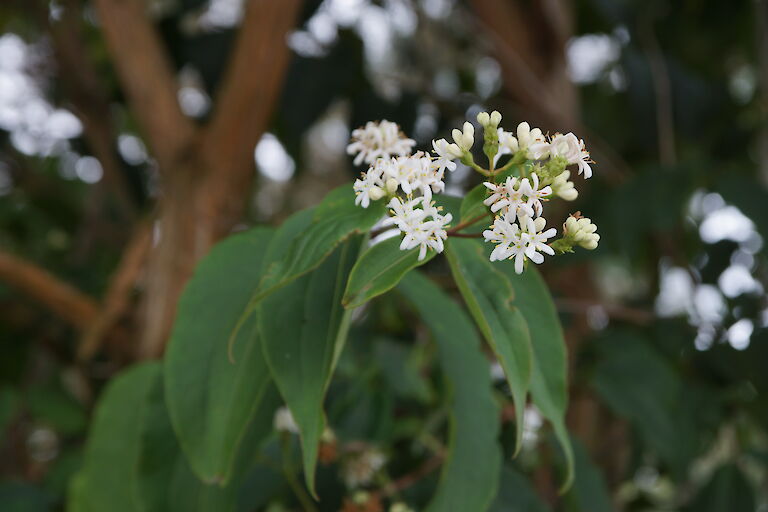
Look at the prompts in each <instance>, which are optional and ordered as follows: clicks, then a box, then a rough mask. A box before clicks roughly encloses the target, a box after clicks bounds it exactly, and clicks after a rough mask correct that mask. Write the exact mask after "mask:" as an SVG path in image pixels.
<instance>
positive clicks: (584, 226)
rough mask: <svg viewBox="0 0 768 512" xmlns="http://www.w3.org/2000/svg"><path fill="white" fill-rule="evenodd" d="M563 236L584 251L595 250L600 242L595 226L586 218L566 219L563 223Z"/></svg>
mask: <svg viewBox="0 0 768 512" xmlns="http://www.w3.org/2000/svg"><path fill="white" fill-rule="evenodd" d="M564 234H565V236H566V237H568V238H570V239H571V240H573V241H574V242H575V243H577V244H579V245H580V246H582V247H583V248H585V249H589V250H592V249H596V248H597V243H598V242H599V241H600V235H598V234H597V226H596V225H595V224H593V223H592V221H591V220H590V219H588V218H587V217H582V218H577V217H568V219H567V220H566V221H565V233H564Z"/></svg>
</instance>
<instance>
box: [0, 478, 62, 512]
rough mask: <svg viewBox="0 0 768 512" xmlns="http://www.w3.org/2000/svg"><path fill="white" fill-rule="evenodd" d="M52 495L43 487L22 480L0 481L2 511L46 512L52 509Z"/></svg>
mask: <svg viewBox="0 0 768 512" xmlns="http://www.w3.org/2000/svg"><path fill="white" fill-rule="evenodd" d="M54 502H55V500H54V499H53V496H51V495H50V494H49V493H47V492H46V491H45V490H44V489H42V488H40V487H36V486H34V485H31V484H27V483H22V482H2V483H0V504H2V509H3V512H48V511H50V510H54V509H55V507H54Z"/></svg>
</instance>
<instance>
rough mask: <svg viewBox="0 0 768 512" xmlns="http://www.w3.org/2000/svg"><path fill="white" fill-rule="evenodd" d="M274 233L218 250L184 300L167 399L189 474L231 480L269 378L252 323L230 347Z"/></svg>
mask: <svg viewBox="0 0 768 512" xmlns="http://www.w3.org/2000/svg"><path fill="white" fill-rule="evenodd" d="M271 237H272V231H271V230H268V229H266V228H257V229H254V230H251V231H248V232H245V233H242V234H238V235H235V236H232V237H230V238H228V239H226V240H224V241H223V242H221V243H219V244H218V245H216V246H215V247H214V248H213V249H212V250H211V252H210V254H209V255H208V256H207V257H206V258H205V259H204V260H203V261H202V262H201V263H200V264H199V265H198V267H197V269H196V271H195V275H194V276H193V277H192V279H191V280H190V282H189V283H188V284H187V287H186V289H185V290H184V294H183V295H182V297H181V300H180V302H179V308H178V313H177V317H176V323H175V325H174V329H173V334H172V336H171V341H170V344H169V347H168V351H167V354H166V358H165V375H164V377H165V393H166V398H167V401H168V409H169V412H170V416H171V421H172V423H173V426H174V429H175V430H176V433H177V435H178V438H179V441H180V443H181V446H182V449H183V450H184V453H185V454H186V455H187V457H188V458H189V462H190V464H191V466H192V469H193V470H194V471H195V473H197V475H198V476H199V477H200V478H202V479H203V480H205V481H207V482H227V481H228V480H229V479H230V477H231V476H232V473H233V471H234V469H235V468H234V463H235V458H236V455H237V453H238V451H240V450H242V449H243V448H244V445H243V443H244V440H245V438H246V433H247V432H248V429H249V426H250V425H251V423H252V422H253V421H254V418H255V416H256V413H257V411H258V408H259V404H260V403H261V400H262V399H263V398H264V396H265V393H266V391H267V389H268V387H269V383H270V375H269V369H268V368H267V365H266V362H265V361H264V356H263V352H262V350H261V346H260V342H259V340H258V338H257V336H256V321H255V318H250V319H248V320H247V321H246V322H245V323H244V325H243V328H242V329H240V330H239V331H238V335H237V337H236V338H235V339H234V340H233V342H234V345H233V349H234V354H233V355H234V358H233V360H234V362H231V361H230V360H229V358H228V356H227V342H228V339H229V337H230V334H231V332H232V330H233V328H234V326H235V325H236V324H237V322H238V321H239V319H240V317H241V313H242V311H243V310H244V308H245V306H246V304H248V301H249V299H250V297H251V294H252V292H253V290H254V289H256V287H257V286H258V283H259V281H260V279H261V275H262V261H263V259H264V254H265V251H266V250H267V244H268V243H269V241H270V239H271Z"/></svg>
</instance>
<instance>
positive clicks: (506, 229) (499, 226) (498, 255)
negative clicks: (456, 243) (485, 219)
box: [483, 213, 525, 273]
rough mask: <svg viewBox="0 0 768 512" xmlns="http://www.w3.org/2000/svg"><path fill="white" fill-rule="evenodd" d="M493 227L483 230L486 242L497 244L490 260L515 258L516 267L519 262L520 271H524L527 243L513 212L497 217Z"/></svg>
mask: <svg viewBox="0 0 768 512" xmlns="http://www.w3.org/2000/svg"><path fill="white" fill-rule="evenodd" d="M491 228H492V229H486V230H485V231H483V238H485V241H486V242H493V243H495V244H497V245H496V247H494V249H493V251H491V257H490V260H491V261H501V260H506V259H508V258H509V259H511V258H515V269H516V270H517V267H518V263H519V266H520V272H522V268H523V262H524V261H525V243H524V241H523V239H522V237H521V233H520V226H518V225H517V224H516V223H515V219H514V217H513V216H512V214H511V213H507V214H506V215H504V216H503V217H502V216H498V217H496V219H495V220H494V221H493V225H491ZM518 273H519V272H518Z"/></svg>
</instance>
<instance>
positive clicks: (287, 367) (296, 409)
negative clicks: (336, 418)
mask: <svg viewBox="0 0 768 512" xmlns="http://www.w3.org/2000/svg"><path fill="white" fill-rule="evenodd" d="M359 245H360V241H359V240H357V239H353V240H350V241H349V242H347V243H345V244H343V245H342V246H341V247H339V248H338V249H337V250H336V251H334V252H333V254H332V255H331V256H330V257H329V258H327V259H326V260H325V261H324V262H323V264H322V265H321V266H320V267H319V268H318V269H317V270H315V271H314V272H312V273H310V274H307V275H305V276H302V277H301V278H299V279H296V280H294V281H293V282H292V283H290V284H288V285H286V286H285V287H283V288H281V289H279V290H277V291H275V292H274V293H272V294H271V295H270V296H268V297H267V298H266V299H264V300H263V301H262V302H261V304H260V305H259V309H258V318H259V332H260V334H261V338H262V340H263V350H264V354H265V356H266V360H267V362H268V363H269V368H270V370H271V372H272V376H273V378H274V379H275V382H276V383H277V387H278V389H279V390H280V394H281V395H282V396H283V398H284V399H285V402H286V404H287V405H288V408H289V409H290V410H291V413H292V414H293V417H294V420H295V421H296V424H297V425H298V427H299V432H300V436H301V444H302V453H303V461H304V476H305V479H306V482H307V487H308V488H309V490H310V491H311V492H312V494H315V490H314V475H315V466H316V465H317V450H318V445H319V443H320V436H321V435H322V433H323V429H324V426H325V421H324V417H323V399H324V397H325V392H326V389H327V387H328V383H329V381H330V378H331V374H332V373H333V368H334V366H335V363H336V360H337V358H338V356H339V354H340V352H341V348H342V347H343V345H344V341H345V340H346V334H347V328H348V326H349V317H350V313H351V312H350V311H349V310H344V308H343V307H342V305H341V297H342V294H343V291H344V284H345V283H346V281H347V277H348V276H349V271H350V270H351V268H352V265H353V263H354V261H355V256H356V253H357V248H358V247H359Z"/></svg>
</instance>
